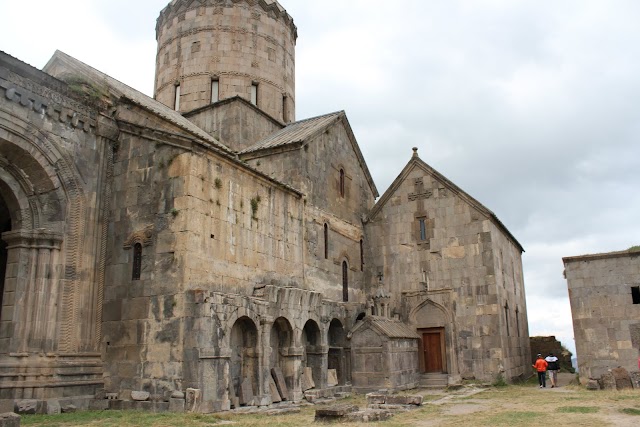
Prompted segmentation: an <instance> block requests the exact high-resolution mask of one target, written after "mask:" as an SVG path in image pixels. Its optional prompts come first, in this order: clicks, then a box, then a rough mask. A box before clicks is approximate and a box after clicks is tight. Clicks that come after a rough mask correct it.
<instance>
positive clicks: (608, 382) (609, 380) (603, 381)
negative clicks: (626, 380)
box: [599, 372, 616, 390]
mask: <svg viewBox="0 0 640 427" xmlns="http://www.w3.org/2000/svg"><path fill="white" fill-rule="evenodd" d="M599 382H600V388H601V389H603V390H615V389H616V378H615V377H614V376H613V373H612V372H605V373H604V374H602V376H601V377H600V381H599Z"/></svg>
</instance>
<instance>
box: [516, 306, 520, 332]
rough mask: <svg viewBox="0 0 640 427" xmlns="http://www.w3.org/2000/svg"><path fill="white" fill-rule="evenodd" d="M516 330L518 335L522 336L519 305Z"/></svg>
mask: <svg viewBox="0 0 640 427" xmlns="http://www.w3.org/2000/svg"><path fill="white" fill-rule="evenodd" d="M516 330H517V333H518V336H520V311H519V310H518V307H516Z"/></svg>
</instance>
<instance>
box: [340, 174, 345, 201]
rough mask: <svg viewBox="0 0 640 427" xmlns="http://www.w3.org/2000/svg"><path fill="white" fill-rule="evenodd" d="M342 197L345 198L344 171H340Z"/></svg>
mask: <svg viewBox="0 0 640 427" xmlns="http://www.w3.org/2000/svg"><path fill="white" fill-rule="evenodd" d="M340 197H344V169H340Z"/></svg>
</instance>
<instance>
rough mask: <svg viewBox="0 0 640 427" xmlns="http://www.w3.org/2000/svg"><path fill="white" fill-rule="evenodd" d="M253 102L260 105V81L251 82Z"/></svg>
mask: <svg viewBox="0 0 640 427" xmlns="http://www.w3.org/2000/svg"><path fill="white" fill-rule="evenodd" d="M251 103H252V104H253V105H256V106H257V105H258V83H251Z"/></svg>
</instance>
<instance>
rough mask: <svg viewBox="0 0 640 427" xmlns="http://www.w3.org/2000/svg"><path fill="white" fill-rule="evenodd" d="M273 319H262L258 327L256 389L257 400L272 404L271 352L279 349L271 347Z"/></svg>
mask: <svg viewBox="0 0 640 427" xmlns="http://www.w3.org/2000/svg"><path fill="white" fill-rule="evenodd" d="M272 326H273V321H268V320H266V319H262V320H261V321H260V327H258V343H257V345H256V350H257V351H258V355H257V356H258V372H259V375H258V378H256V380H257V381H258V384H257V385H256V389H257V390H258V396H256V400H263V401H266V400H268V401H269V404H271V402H272V400H271V389H270V388H269V379H270V378H271V363H270V359H271V352H272V351H277V349H275V350H274V349H273V348H271V343H270V338H269V337H270V335H271V327H272Z"/></svg>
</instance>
